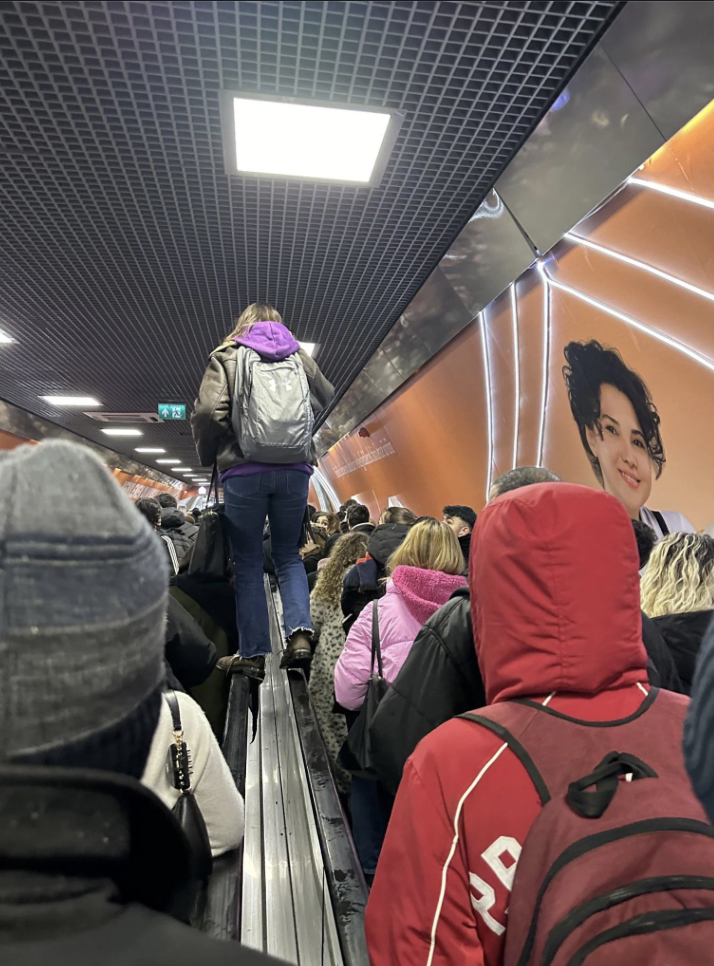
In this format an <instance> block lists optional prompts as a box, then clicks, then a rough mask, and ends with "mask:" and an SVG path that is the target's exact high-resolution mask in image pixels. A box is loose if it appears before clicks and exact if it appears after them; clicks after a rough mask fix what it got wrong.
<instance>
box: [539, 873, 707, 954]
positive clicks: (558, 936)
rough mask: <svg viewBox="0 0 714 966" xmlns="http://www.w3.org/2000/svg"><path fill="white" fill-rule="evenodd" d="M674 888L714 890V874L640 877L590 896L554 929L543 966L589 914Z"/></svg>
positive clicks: (550, 935) (546, 946)
mask: <svg viewBox="0 0 714 966" xmlns="http://www.w3.org/2000/svg"><path fill="white" fill-rule="evenodd" d="M675 889H712V890H714V878H711V877H709V876H702V875H662V876H657V877H656V878H652V879H641V880H640V881H639V882H633V883H632V884H631V885H629V886H620V887H619V888H618V889H612V890H611V891H610V892H606V893H604V894H603V895H601V896H597V897H596V898H595V899H589V900H588V901H587V902H584V903H582V905H580V906H577V907H576V908H575V909H573V910H572V911H571V912H570V913H569V914H568V915H567V916H566V917H565V919H562V920H561V921H560V922H559V923H558V924H557V925H556V926H554V927H553V928H552V929H551V931H550V934H549V936H548V940H547V942H546V944H545V948H544V949H543V957H542V959H541V961H540V966H549V964H550V963H552V961H553V959H554V958H555V956H556V954H557V952H558V950H559V949H560V947H561V946H562V944H563V943H564V942H565V940H566V939H567V938H568V936H569V935H570V934H571V933H572V932H573V931H574V930H575V929H577V928H578V926H581V925H582V924H583V923H584V922H585V921H586V920H587V919H589V918H590V916H593V915H595V914H596V913H598V912H604V911H605V910H606V909H612V908H613V907H614V906H617V905H620V904H621V903H623V902H627V901H628V900H630V899H634V898H636V897H637V896H644V895H651V894H652V893H654V892H673V891H674V890H675ZM678 911H680V910H678Z"/></svg>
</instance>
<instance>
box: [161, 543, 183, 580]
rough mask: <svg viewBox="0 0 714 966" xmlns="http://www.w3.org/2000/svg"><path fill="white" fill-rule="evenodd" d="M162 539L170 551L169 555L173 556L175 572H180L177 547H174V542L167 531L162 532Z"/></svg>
mask: <svg viewBox="0 0 714 966" xmlns="http://www.w3.org/2000/svg"><path fill="white" fill-rule="evenodd" d="M161 539H162V540H163V541H164V542H165V543H166V546H167V547H168V551H169V557H170V558H171V566H172V567H173V568H174V574H177V573H178V572H179V562H178V557H177V556H176V547H174V542H173V540H172V539H171V537H169V536H167V535H166V534H165V533H162V534H161Z"/></svg>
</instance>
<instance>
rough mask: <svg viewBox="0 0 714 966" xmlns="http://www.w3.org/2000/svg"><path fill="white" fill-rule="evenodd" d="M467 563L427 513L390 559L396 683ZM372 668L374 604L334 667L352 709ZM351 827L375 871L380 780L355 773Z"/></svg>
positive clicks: (383, 624)
mask: <svg viewBox="0 0 714 966" xmlns="http://www.w3.org/2000/svg"><path fill="white" fill-rule="evenodd" d="M465 567H466V564H465V562H464V558H463V554H462V553H461V548H460V547H459V542H458V540H457V538H456V536H455V535H454V532H453V530H452V529H451V528H450V527H448V526H447V525H446V524H445V523H441V522H440V521H438V520H436V519H434V518H433V517H427V518H424V519H422V520H420V521H419V522H418V523H415V524H414V526H413V527H412V528H411V530H410V531H409V533H408V534H407V536H406V538H405V540H404V542H403V543H402V544H401V546H400V547H398V548H397V550H395V552H394V553H393V554H392V556H391V557H390V558H389V562H388V564H387V573H388V575H389V579H388V580H387V590H386V593H385V595H384V597H382V598H380V600H379V604H378V622H379V640H380V647H381V651H382V663H383V669H384V677H385V679H386V680H387V681H388V682H389V683H391V682H392V681H394V679H395V678H396V676H397V674H399V671H400V670H401V667H402V665H403V664H404V662H405V661H406V659H407V655H408V654H409V651H410V650H411V647H412V644H413V643H414V639H415V637H416V636H417V634H418V633H419V631H420V630H421V628H422V627H423V626H424V624H425V623H426V621H427V620H428V619H429V618H430V617H431V616H432V614H434V613H436V611H437V610H438V609H439V608H440V607H441V606H442V605H443V604H445V603H446V601H447V600H448V599H449V597H450V596H451V595H452V593H453V592H454V591H455V590H457V589H458V588H459V587H465V586H466V578H465V577H463V576H462V575H463V572H464V570H465ZM371 674H372V608H371V607H366V608H365V609H364V610H363V611H362V613H361V614H360V615H359V617H358V618H357V620H356V621H355V623H354V624H353V625H352V627H351V628H350V632H349V634H348V635H347V640H346V641H345V646H344V650H343V651H342V654H341V655H340V657H339V659H338V661H337V665H336V667H335V697H336V698H337V700H338V702H339V703H340V704H341V705H342V706H343V707H344V708H347V709H349V710H351V711H357V710H358V709H359V708H360V707H361V706H362V703H363V702H364V699H365V695H366V693H367V685H368V683H369V679H370V676H371ZM350 809H351V812H352V826H353V827H352V833H353V836H354V840H355V845H356V847H357V853H358V855H359V858H360V861H361V863H362V868H363V870H364V873H365V875H366V876H367V878H368V879H371V877H372V876H373V875H374V872H375V869H376V867H377V859H378V858H379V851H380V849H381V847H382V840H383V838H384V833H385V831H386V828H387V821H388V818H389V810H390V804H389V802H388V800H387V797H386V795H385V793H384V791H383V789H381V787H380V786H379V783H378V782H375V781H370V780H369V779H364V778H358V777H356V776H355V777H353V779H352V786H351V792H350Z"/></svg>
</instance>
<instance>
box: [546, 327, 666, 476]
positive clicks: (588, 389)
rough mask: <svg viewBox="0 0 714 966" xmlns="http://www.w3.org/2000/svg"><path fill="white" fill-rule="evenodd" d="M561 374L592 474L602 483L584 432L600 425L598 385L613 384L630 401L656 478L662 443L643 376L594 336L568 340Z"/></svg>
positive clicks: (661, 465) (599, 429)
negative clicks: (593, 337) (584, 339)
mask: <svg viewBox="0 0 714 966" xmlns="http://www.w3.org/2000/svg"><path fill="white" fill-rule="evenodd" d="M564 351H565V361H566V363H567V365H565V366H563V376H564V377H565V384H566V386H567V387H568V397H569V399H570V410H571V412H572V414H573V419H574V420H575V422H576V423H577V426H578V430H579V432H580V440H581V442H582V444H583V448H584V449H585V452H586V454H587V457H588V459H589V460H590V464H591V466H592V468H593V471H594V473H595V476H597V478H598V480H599V481H600V484H601V485H602V482H603V479H602V470H601V469H600V463H599V462H598V459H597V457H596V456H595V454H594V453H593V452H592V450H591V449H590V447H589V445H588V440H587V436H586V431H587V430H588V429H595V430H597V432H598V433H600V435H602V427H601V425H600V415H601V414H600V387H601V386H603V385H608V386H614V387H615V389H619V390H620V392H622V393H624V394H625V395H626V396H627V398H628V399H629V400H630V402H631V403H632V408H633V409H634V410H635V415H636V416H637V421H638V423H639V424H640V429H641V430H642V434H643V436H644V438H645V444H646V446H647V451H648V453H649V456H650V459H651V460H652V462H653V463H654V464H655V466H656V467H657V472H656V476H657V479H659V478H660V476H661V475H662V470H663V468H664V464H665V455H664V446H663V445H662V437H661V436H660V431H659V424H660V418H659V413H658V412H657V407H656V406H655V404H654V403H653V402H652V397H651V396H650V392H649V389H648V388H647V386H646V385H645V383H644V381H643V379H642V378H641V377H640V376H639V375H638V374H637V373H636V372H635V371H634V370H633V369H629V368H628V367H627V366H626V365H625V363H624V362H623V359H622V356H621V355H620V353H619V352H618V351H617V349H611V348H609V347H608V346H602V345H600V343H599V342H597V341H596V340H595V339H591V340H590V342H569V343H568V344H567V345H566V347H565V350H564Z"/></svg>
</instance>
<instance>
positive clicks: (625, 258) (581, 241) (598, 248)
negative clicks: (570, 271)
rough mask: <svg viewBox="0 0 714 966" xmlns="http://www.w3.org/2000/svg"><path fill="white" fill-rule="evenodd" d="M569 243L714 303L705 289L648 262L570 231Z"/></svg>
mask: <svg viewBox="0 0 714 966" xmlns="http://www.w3.org/2000/svg"><path fill="white" fill-rule="evenodd" d="M565 237H566V238H567V239H568V240H569V241H572V242H577V243H578V245H584V246H585V248H592V250H593V251H595V252H601V253H602V254H603V255H609V257H610V258H614V259H616V260H617V261H618V262H623V263H624V264H625V265H632V267H633V268H639V269H641V270H642V271H643V272H649V273H650V275H656V276H657V278H661V279H663V280H664V281H665V282H670V284H672V285H677V286H678V287H679V288H683V289H684V290H685V291H687V292H691V293H692V294H693V295H701V297H702V298H705V299H708V300H709V301H710V302H714V294H712V293H711V292H707V291H706V290H705V289H703V288H698V287H697V286H696V285H691V284H690V283H689V282H685V281H684V280H683V279H681V278H676V277H675V276H674V275H670V274H669V273H668V272H663V271H662V270H661V269H659V268H655V267H654V265H648V264H647V263H646V262H640V261H638V259H636V258H631V257H630V256H629V255H623V254H622V253H621V252H615V251H613V250H612V249H611V248H605V246H604V245H599V244H598V243H597V242H594V241H591V240H590V239H589V238H583V237H582V236H581V235H576V234H575V233H574V232H572V231H569V232H568V233H567V234H566V236H565Z"/></svg>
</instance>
